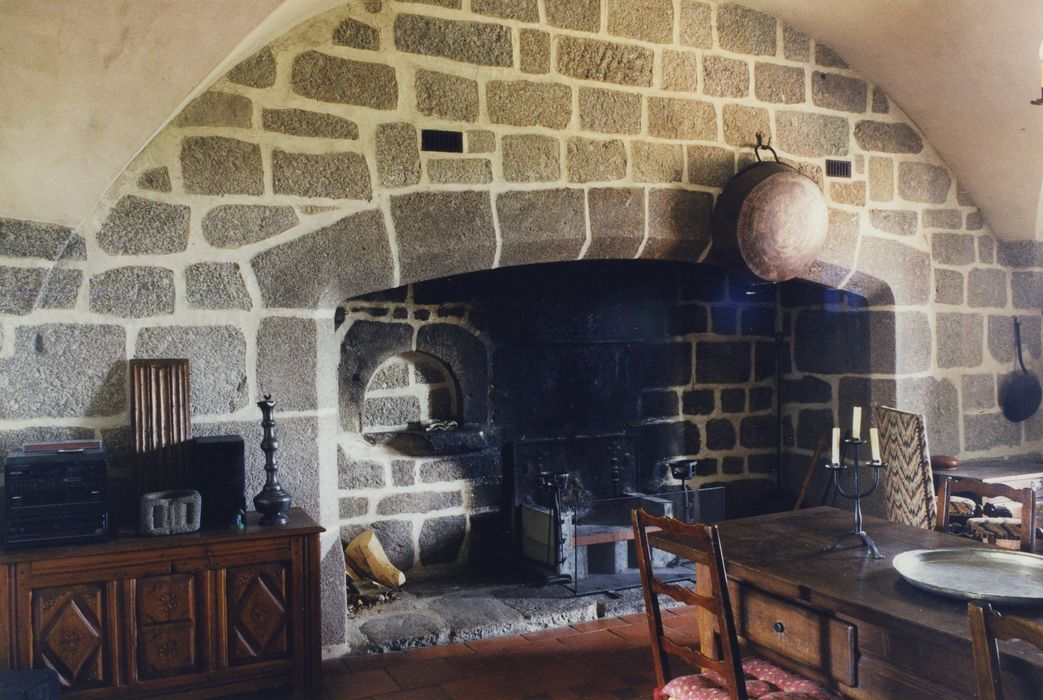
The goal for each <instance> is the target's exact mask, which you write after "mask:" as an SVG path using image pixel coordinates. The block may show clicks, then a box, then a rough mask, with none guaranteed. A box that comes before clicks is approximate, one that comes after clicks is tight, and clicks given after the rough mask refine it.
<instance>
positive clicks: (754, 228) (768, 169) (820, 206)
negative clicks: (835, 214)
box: [713, 134, 828, 282]
mask: <svg viewBox="0 0 1043 700" xmlns="http://www.w3.org/2000/svg"><path fill="white" fill-rule="evenodd" d="M761 150H767V151H770V152H771V154H772V155H774V156H775V160H774V162H772V161H762V160H761V157H760V151H761ZM754 153H755V154H756V156H757V162H756V163H754V164H753V165H751V166H750V167H748V168H746V169H744V170H742V171H741V172H739V173H738V174H737V175H736V176H735V177H734V178H732V180H731V182H729V183H728V184H727V186H725V188H724V191H723V192H721V194H720V196H719V197H718V198H717V206H716V207H715V208H714V212H713V247H714V256H715V258H716V259H717V260H719V261H721V262H724V263H727V264H731V265H735V266H738V267H740V268H743V269H745V270H747V271H749V272H750V273H752V274H753V275H754V276H756V277H757V278H759V279H761V280H763V281H765V282H783V281H785V280H788V279H793V278H794V277H797V276H798V275H800V274H801V273H803V272H804V271H805V270H807V269H808V267H809V266H810V265H811V263H812V262H814V260H815V258H816V256H817V255H818V253H819V252H820V251H821V250H822V247H823V246H824V245H825V244H826V227H827V223H828V213H827V209H826V199H825V197H823V195H822V191H821V190H820V189H819V188H818V185H816V184H815V181H814V180H812V179H811V178H809V177H808V176H807V175H804V174H803V173H800V172H798V171H797V170H796V169H795V168H793V167H791V166H789V165H786V164H785V163H783V162H781V161H780V160H779V156H778V154H777V153H775V149H773V148H772V147H771V146H770V145H765V144H763V143H762V142H761V135H760V134H757V146H756V148H755V149H754Z"/></svg>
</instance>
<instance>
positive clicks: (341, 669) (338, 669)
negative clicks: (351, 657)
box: [322, 659, 350, 678]
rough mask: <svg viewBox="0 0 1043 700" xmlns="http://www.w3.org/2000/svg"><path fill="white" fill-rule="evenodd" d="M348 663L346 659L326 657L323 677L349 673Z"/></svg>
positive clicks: (323, 665)
mask: <svg viewBox="0 0 1043 700" xmlns="http://www.w3.org/2000/svg"><path fill="white" fill-rule="evenodd" d="M349 670H350V669H348V664H347V663H345V661H344V659H325V660H323V662H322V677H323V678H331V677H333V676H339V675H341V674H342V673H348V672H349Z"/></svg>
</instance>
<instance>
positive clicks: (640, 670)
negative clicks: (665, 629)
mask: <svg viewBox="0 0 1043 700" xmlns="http://www.w3.org/2000/svg"><path fill="white" fill-rule="evenodd" d="M666 621H667V620H664V622H666ZM669 621H670V622H671V623H674V624H681V623H682V618H680V617H678V618H676V619H674V618H673V616H670V619H669ZM685 622H687V621H685ZM323 681H324V685H323V695H322V699H323V700H370V699H379V700H455V699H456V698H482V699H483V700H501V699H502V700H602V699H605V700H649V698H650V697H651V695H652V687H653V685H654V681H653V676H652V657H651V652H650V651H649V648H648V627H647V623H646V622H645V618H644V615H627V616H625V617H612V618H606V619H604V620H597V621H595V622H585V623H582V624H576V625H572V626H571V627H563V628H561V629H549V630H541V631H539V632H530V633H526V634H524V635H513V636H510V637H497V638H493V639H482V640H477V641H472V642H466V643H462V644H448V645H445V646H439V647H428V648H424V649H413V650H410V651H405V652H394V653H388V654H371V655H368V656H349V657H346V658H344V659H333V660H327V661H325V662H324V663H323Z"/></svg>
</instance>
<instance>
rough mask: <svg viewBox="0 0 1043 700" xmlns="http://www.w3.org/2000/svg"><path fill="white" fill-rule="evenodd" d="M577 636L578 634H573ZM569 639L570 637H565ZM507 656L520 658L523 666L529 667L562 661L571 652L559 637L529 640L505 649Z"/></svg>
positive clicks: (515, 658)
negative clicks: (535, 640)
mask: <svg viewBox="0 0 1043 700" xmlns="http://www.w3.org/2000/svg"><path fill="white" fill-rule="evenodd" d="M575 636H576V637H579V636H580V635H578V634H577V635H575ZM565 639H571V637H565ZM505 651H506V653H507V656H508V657H509V658H511V659H514V660H516V661H517V660H520V661H518V663H520V664H521V665H522V666H523V667H525V668H529V667H532V666H534V665H536V664H542V663H548V664H553V663H562V662H564V661H565V660H566V659H567V658H568V657H569V655H570V654H571V653H572V652H571V651H570V649H569V647H567V646H566V645H565V644H564V643H563V640H559V639H543V640H541V641H538V642H529V643H528V644H526V645H524V646H516V647H511V648H509V649H506V650H505Z"/></svg>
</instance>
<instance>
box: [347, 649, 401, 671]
mask: <svg viewBox="0 0 1043 700" xmlns="http://www.w3.org/2000/svg"><path fill="white" fill-rule="evenodd" d="M343 659H344V663H346V664H347V665H348V669H349V670H351V671H372V670H374V669H381V668H388V667H389V666H396V665H398V664H403V663H406V662H407V661H409V657H408V656H406V655H405V653H404V652H401V651H391V652H387V653H384V654H358V655H356V656H345V657H343Z"/></svg>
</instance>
